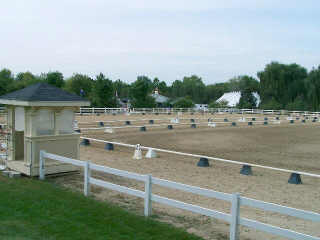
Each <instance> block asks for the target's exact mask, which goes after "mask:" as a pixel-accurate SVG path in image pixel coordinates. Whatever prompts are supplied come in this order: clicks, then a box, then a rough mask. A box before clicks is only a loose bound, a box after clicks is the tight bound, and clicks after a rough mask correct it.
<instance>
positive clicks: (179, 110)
mask: <svg viewBox="0 0 320 240" xmlns="http://www.w3.org/2000/svg"><path fill="white" fill-rule="evenodd" d="M194 112H217V113H230V112H232V113H242V114H244V113H248V114H288V113H289V114H304V115H319V114H320V112H310V111H288V110H272V109H238V108H207V109H196V108H107V107H104V108H95V107H90V108H80V110H79V112H78V113H79V114H97V113H99V114H101V113H105V114H110V113H132V114H135V113H163V114H165V113H194Z"/></svg>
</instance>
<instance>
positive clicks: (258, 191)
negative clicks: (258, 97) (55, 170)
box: [57, 116, 320, 239]
mask: <svg viewBox="0 0 320 240" xmlns="http://www.w3.org/2000/svg"><path fill="white" fill-rule="evenodd" d="M99 117H100V118H99ZM112 117H114V116H112ZM130 117H131V116H130ZM91 118H92V119H91V120H95V121H99V120H101V116H95V117H91ZM104 118H105V117H104ZM140 118H141V116H140ZM237 118H239V116H237ZM123 119H128V116H124V117H123ZM130 119H132V118H130ZM87 120H88V119H86V121H87ZM83 121H84V120H83ZM319 128H320V124H319V123H318V122H317V123H312V122H307V123H305V124H302V123H301V122H299V123H295V124H280V125H276V124H274V125H271V124H270V125H259V126H247V125H243V126H240V127H239V126H237V127H232V126H227V127H219V128H218V127H217V128H208V127H198V128H196V129H191V128H185V127H183V128H174V129H173V130H167V129H162V128H161V129H157V128H155V129H152V130H150V131H149V130H147V131H146V132H140V131H139V129H125V130H121V131H116V132H115V133H113V134H108V133H103V132H101V131H100V132H95V133H91V134H86V136H90V137H93V138H96V139H106V140H111V141H117V142H124V143H130V144H138V143H139V144H141V145H144V146H150V147H157V148H163V149H169V150H175V151H181V152H188V153H193V154H203V155H208V156H212V157H219V158H225V159H230V160H235V161H244V162H249V163H256V164H261V165H267V166H272V167H279V168H286V169H293V170H299V171H306V172H311V173H316V174H320V165H319V161H320V160H319V157H318V156H319V154H320V148H319V147H318V146H319V143H320V136H319V133H318V130H319ZM103 147H104V145H103V144H102V143H91V146H88V147H84V146H81V159H82V160H90V161H92V162H94V163H98V164H101V165H106V166H109V167H113V168H117V169H122V170H126V171H131V172H136V173H141V174H152V176H154V177H159V178H162V179H167V180H172V181H176V182H180V183H184V184H189V185H193V186H199V187H203V188H208V189H212V190H215V191H220V192H226V193H235V192H238V193H240V194H241V195H242V196H245V197H249V198H254V199H258V200H262V201H267V202H272V203H276V204H281V205H285V206H289V207H294V208H299V209H304V210H310V211H315V212H318V213H319V212H320V187H319V186H320V185H319V184H320V179H319V178H314V177H307V176H302V181H303V184H301V185H292V184H288V178H289V174H288V173H282V172H277V171H271V170H265V169H260V168H253V176H244V175H241V174H239V171H240V168H241V166H240V165H235V164H228V163H222V162H217V161H210V167H208V168H200V167H197V166H196V164H197V161H198V160H199V159H197V158H192V157H184V156H178V155H174V154H166V153H158V154H159V157H158V158H154V159H146V158H143V159H141V160H134V159H133V158H132V156H133V149H131V148H126V147H119V146H115V150H114V151H106V150H104V149H103ZM94 175H95V176H96V177H98V178H102V179H105V180H106V181H110V182H113V183H117V184H120V185H123V186H128V187H131V188H135V189H142V190H143V187H144V186H143V184H142V183H139V182H136V181H131V180H130V181H129V180H127V179H124V178H119V177H114V176H110V175H101V174H97V173H94ZM66 178H68V181H66V179H65V178H59V180H57V181H58V182H60V183H62V184H64V185H68V186H71V187H77V188H78V189H79V190H80V189H81V187H82V185H81V184H82V176H81V175H80V176H79V175H77V176H68V177H66ZM93 192H94V196H95V197H97V198H98V199H102V200H104V199H106V200H109V201H113V202H115V203H117V204H120V205H122V206H124V207H126V208H128V209H129V210H132V211H136V212H137V213H139V214H142V213H143V202H142V200H141V199H137V198H134V197H130V196H128V195H123V194H119V193H117V192H113V191H108V190H105V189H104V190H103V189H101V188H98V187H94V188H93ZM153 193H155V194H158V195H161V196H165V197H168V198H172V199H176V200H180V201H184V202H188V203H192V204H196V205H199V206H202V207H207V208H210V209H214V210H218V211H222V212H227V213H228V212H230V204H228V203H226V202H224V201H220V200H216V199H209V198H206V197H200V196H197V195H193V194H190V193H184V192H181V191H173V190H170V189H167V188H162V187H158V186H153ZM153 213H154V214H155V215H154V217H155V218H157V219H159V220H161V221H166V222H170V223H173V224H174V225H176V226H179V227H183V228H185V229H186V230H187V231H189V232H192V233H195V234H197V235H199V236H202V237H204V238H206V239H226V236H228V231H229V229H228V224H227V223H225V222H222V221H217V220H214V219H210V218H207V217H204V216H200V215H197V214H192V213H189V212H187V211H182V210H177V209H174V208H171V207H167V206H164V205H160V204H153ZM241 216H242V217H246V218H249V219H254V220H258V221H261V222H264V223H268V224H272V225H275V226H278V227H283V228H288V229H291V230H294V231H298V232H303V233H306V234H310V235H313V236H318V237H319V236H320V230H319V229H320V224H319V223H314V222H310V221H304V220H299V219H297V218H293V217H288V216H285V215H280V214H276V213H269V212H263V211H260V210H256V209H253V208H248V207H242V208H241ZM240 236H241V238H240V239H284V238H280V237H276V236H273V235H269V234H266V233H263V232H259V231H255V230H253V229H247V228H244V227H241V231H240Z"/></svg>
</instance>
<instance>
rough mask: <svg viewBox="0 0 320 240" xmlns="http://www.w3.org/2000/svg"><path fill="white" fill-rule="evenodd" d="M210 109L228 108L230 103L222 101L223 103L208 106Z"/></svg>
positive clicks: (212, 103) (213, 103)
mask: <svg viewBox="0 0 320 240" xmlns="http://www.w3.org/2000/svg"><path fill="white" fill-rule="evenodd" d="M208 107H209V108H227V107H228V101H225V100H222V101H221V102H216V101H214V102H211V103H210V104H209V106H208Z"/></svg>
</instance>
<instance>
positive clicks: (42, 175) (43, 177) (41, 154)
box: [39, 150, 46, 180]
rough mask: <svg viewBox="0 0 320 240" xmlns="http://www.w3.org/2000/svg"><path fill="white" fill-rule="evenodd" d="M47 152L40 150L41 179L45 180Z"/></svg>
mask: <svg viewBox="0 0 320 240" xmlns="http://www.w3.org/2000/svg"><path fill="white" fill-rule="evenodd" d="M45 153H46V152H45V151H43V150H41V151H40V162H39V179H40V180H44V179H45V169H44V154H45Z"/></svg>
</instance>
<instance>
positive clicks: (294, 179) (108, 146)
mask: <svg viewBox="0 0 320 240" xmlns="http://www.w3.org/2000/svg"><path fill="white" fill-rule="evenodd" d="M80 145H81V146H90V140H89V139H86V138H83V139H82V141H81V143H80ZM104 149H105V150H107V151H113V150H114V144H113V143H105V146H104ZM138 151H139V157H137V152H138ZM141 154H142V153H141V147H140V144H137V146H136V147H135V153H134V156H135V157H134V159H141V158H142V156H141V157H140V155H141ZM145 157H146V158H156V157H158V155H157V152H156V151H155V150H154V149H152V148H148V151H147V154H146V155H145ZM197 166H198V167H209V166H210V164H209V160H208V158H206V157H201V158H200V160H199V161H198V163H197ZM240 174H242V175H246V176H251V175H253V173H252V166H251V165H249V164H244V165H242V168H241V170H240ZM288 183H289V184H302V180H301V174H300V173H295V172H291V174H290V177H289V179H288Z"/></svg>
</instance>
